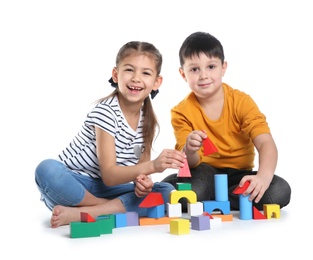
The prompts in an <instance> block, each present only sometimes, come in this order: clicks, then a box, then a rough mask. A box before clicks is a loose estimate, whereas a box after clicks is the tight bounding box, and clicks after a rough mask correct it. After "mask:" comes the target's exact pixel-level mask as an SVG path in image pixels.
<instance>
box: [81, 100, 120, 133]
mask: <svg viewBox="0 0 313 260" xmlns="http://www.w3.org/2000/svg"><path fill="white" fill-rule="evenodd" d="M85 124H86V125H88V126H91V127H95V126H97V127H99V128H101V129H102V130H104V131H106V132H107V133H109V134H110V135H112V136H113V137H114V136H115V133H116V127H117V124H116V115H115V111H114V110H113V109H112V108H111V107H110V106H108V105H106V104H98V105H97V106H96V107H95V108H94V109H93V110H92V111H91V112H90V113H89V114H88V115H87V119H86V121H85Z"/></svg>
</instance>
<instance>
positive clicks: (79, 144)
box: [35, 41, 185, 228]
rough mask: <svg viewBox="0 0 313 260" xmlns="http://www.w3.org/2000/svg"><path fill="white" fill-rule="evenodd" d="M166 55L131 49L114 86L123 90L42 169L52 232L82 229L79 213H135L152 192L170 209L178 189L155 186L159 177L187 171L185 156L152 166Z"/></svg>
mask: <svg viewBox="0 0 313 260" xmlns="http://www.w3.org/2000/svg"><path fill="white" fill-rule="evenodd" d="M161 65H162V55H161V54H160V52H159V51H158V49H156V48H155V46H154V45H152V44H150V43H147V42H138V41H132V42H128V43H126V44H125V45H124V46H122V48H121V49H120V50H119V52H118V54H117V57H116V66H115V67H114V68H113V70H112V78H111V79H110V82H111V84H112V86H114V87H116V89H115V90H114V91H113V92H112V93H111V94H110V95H109V96H107V97H104V98H102V99H100V100H98V101H97V104H96V106H95V107H94V109H93V110H92V111H91V112H90V113H89V114H88V115H87V118H86V120H85V122H84V124H83V126H82V128H81V131H80V132H79V133H78V135H77V136H75V137H74V139H73V141H72V142H71V143H70V144H69V145H68V146H67V147H66V148H65V149H64V150H63V151H62V152H61V153H60V154H59V156H58V158H57V159H47V160H44V161H42V162H41V163H40V164H39V165H38V166H37V168H36V171H35V180H36V184H37V186H38V188H39V191H40V193H41V197H42V200H43V201H44V202H45V204H46V206H47V207H48V208H49V209H50V210H51V211H52V217H51V226H52V228H56V227H59V226H61V225H68V224H69V223H70V222H74V221H80V212H88V213H89V214H90V215H91V216H93V217H94V218H96V217H97V216H99V215H101V214H113V213H118V212H127V211H128V212H129V211H136V212H137V213H138V214H139V216H145V215H146V209H144V208H139V204H140V203H141V202H142V200H143V199H144V197H145V196H146V195H147V194H148V193H149V192H151V191H153V192H160V193H161V194H162V196H163V199H164V203H167V202H168V199H169V194H170V192H171V191H172V190H173V189H174V186H172V185H171V184H169V183H163V182H160V183H153V182H152V180H151V179H150V178H149V175H150V174H152V173H158V172H163V171H164V170H166V169H168V168H172V169H179V168H180V167H183V162H184V157H185V156H184V154H183V153H182V152H179V151H176V150H172V149H165V150H163V151H162V152H161V154H160V155H159V156H158V157H157V158H156V159H155V160H151V149H152V142H153V140H154V137H155V132H156V129H157V128H158V126H159V125H158V122H157V119H156V116H155V114H154V111H153V108H152V105H151V100H150V97H149V94H151V98H153V97H154V96H155V95H156V94H157V93H158V89H159V87H160V85H161V83H162V76H161V75H160V72H161Z"/></svg>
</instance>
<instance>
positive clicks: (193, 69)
mask: <svg viewBox="0 0 313 260" xmlns="http://www.w3.org/2000/svg"><path fill="white" fill-rule="evenodd" d="M198 70H199V68H191V70H190V71H192V72H196V71H198Z"/></svg>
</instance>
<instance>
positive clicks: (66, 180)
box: [35, 159, 107, 210]
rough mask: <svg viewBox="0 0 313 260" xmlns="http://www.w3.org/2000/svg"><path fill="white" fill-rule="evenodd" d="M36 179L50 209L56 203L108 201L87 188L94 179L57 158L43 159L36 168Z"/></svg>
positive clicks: (79, 204)
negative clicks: (79, 172)
mask: <svg viewBox="0 0 313 260" xmlns="http://www.w3.org/2000/svg"><path fill="white" fill-rule="evenodd" d="M35 181H36V183H37V186H38V189H39V191H40V193H41V198H42V200H43V201H44V202H45V204H46V206H47V207H48V208H49V209H50V210H52V209H53V208H54V206H56V205H63V206H82V205H95V204H99V203H104V202H106V201H107V200H106V199H104V198H97V197H95V196H94V195H92V194H91V193H90V192H89V191H87V190H86V187H87V189H88V187H90V186H91V185H92V183H93V181H94V179H92V178H90V177H88V176H82V175H79V174H76V173H73V172H72V171H70V170H69V169H68V168H67V167H66V166H65V165H64V164H63V163H61V162H59V161H57V160H52V159H48V160H44V161H42V162H41V163H40V164H39V165H38V166H37V168H36V171H35Z"/></svg>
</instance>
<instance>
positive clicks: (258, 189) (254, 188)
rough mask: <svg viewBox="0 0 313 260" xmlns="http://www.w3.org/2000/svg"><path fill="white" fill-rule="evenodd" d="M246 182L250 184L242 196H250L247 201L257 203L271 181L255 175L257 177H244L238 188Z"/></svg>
mask: <svg viewBox="0 0 313 260" xmlns="http://www.w3.org/2000/svg"><path fill="white" fill-rule="evenodd" d="M246 181H249V182H250V185H249V187H248V188H247V189H246V190H245V191H244V192H243V194H242V195H243V196H247V195H248V194H250V197H249V200H250V201H253V200H254V201H255V202H256V203H258V202H259V201H260V200H261V198H262V197H263V195H264V193H265V191H266V190H267V189H268V187H269V185H270V183H271V180H270V179H269V178H267V177H266V176H265V175H261V174H259V173H258V174H257V175H246V176H244V177H243V178H242V179H241V181H240V183H239V186H240V187H242V185H244V183H245V182H246Z"/></svg>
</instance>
